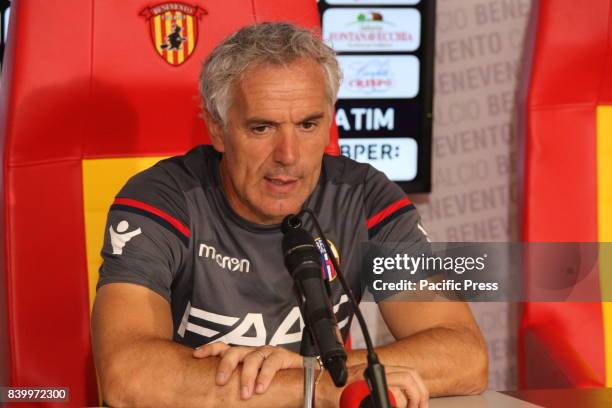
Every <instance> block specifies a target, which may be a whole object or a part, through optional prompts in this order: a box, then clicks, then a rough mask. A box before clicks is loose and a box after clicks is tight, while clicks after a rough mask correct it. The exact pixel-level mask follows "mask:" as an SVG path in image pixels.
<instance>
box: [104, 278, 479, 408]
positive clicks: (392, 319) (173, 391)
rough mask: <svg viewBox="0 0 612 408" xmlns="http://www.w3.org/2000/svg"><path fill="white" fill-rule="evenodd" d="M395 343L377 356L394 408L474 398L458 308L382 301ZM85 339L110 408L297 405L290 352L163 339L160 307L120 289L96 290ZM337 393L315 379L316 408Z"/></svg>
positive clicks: (298, 382)
mask: <svg viewBox="0 0 612 408" xmlns="http://www.w3.org/2000/svg"><path fill="white" fill-rule="evenodd" d="M380 310H381V313H382V315H383V318H384V319H385V321H386V323H387V325H388V326H389V328H390V330H391V333H392V334H393V335H394V336H395V338H396V339H398V340H397V341H395V342H394V343H391V344H389V345H387V346H384V347H381V348H378V349H377V353H378V354H379V357H380V359H381V362H382V363H383V364H385V368H386V372H387V380H388V383H389V386H390V388H391V390H392V391H393V393H394V395H395V397H396V399H397V400H398V406H399V407H404V406H410V407H417V406H422V407H425V406H427V399H428V398H429V396H430V395H431V396H439V395H452V394H455V395H461V394H474V393H479V392H482V391H483V390H484V388H485V386H486V382H487V356H486V349H485V346H484V342H483V340H482V337H481V335H480V332H479V330H478V327H477V325H476V323H475V322H474V319H473V317H472V315H471V312H470V310H469V307H468V306H467V305H466V304H463V303H460V302H415V303H405V302H392V301H390V302H382V303H380ZM92 333H93V347H94V356H95V360H96V367H97V370H98V374H99V376H100V383H101V386H102V392H103V396H104V399H105V402H106V403H108V404H109V405H111V406H125V405H128V406H151V405H153V406H186V407H187V406H199V407H207V406H215V407H217V406H227V407H233V406H239V407H249V406H282V407H290V406H296V407H298V406H302V401H303V370H302V368H301V364H302V359H301V357H300V356H299V355H297V354H295V353H292V352H290V351H287V350H284V349H282V348H278V347H272V346H263V347H228V346H227V345H224V344H221V343H215V344H209V345H205V346H203V347H200V348H199V349H198V350H195V351H194V350H192V349H190V348H188V347H185V346H183V345H180V344H177V343H174V342H173V341H172V317H171V312H170V306H169V304H168V302H167V301H166V300H165V299H163V298H162V297H161V296H159V295H158V294H157V293H155V292H153V291H151V290H149V289H147V288H145V287H142V286H139V285H133V284H128V283H116V284H108V285H105V286H103V287H102V288H101V289H100V290H99V291H98V295H97V297H96V301H95V305H94V311H93V317H92ZM348 365H349V382H351V381H355V380H358V379H361V378H362V372H363V369H364V368H365V352H364V351H352V352H350V353H349V359H348ZM340 393H341V390H339V389H337V388H335V387H334V386H333V384H332V381H331V378H329V376H327V375H324V376H323V380H322V381H321V383H319V384H318V386H317V390H316V397H317V401H316V406H317V407H327V406H330V407H337V406H338V401H339V397H340Z"/></svg>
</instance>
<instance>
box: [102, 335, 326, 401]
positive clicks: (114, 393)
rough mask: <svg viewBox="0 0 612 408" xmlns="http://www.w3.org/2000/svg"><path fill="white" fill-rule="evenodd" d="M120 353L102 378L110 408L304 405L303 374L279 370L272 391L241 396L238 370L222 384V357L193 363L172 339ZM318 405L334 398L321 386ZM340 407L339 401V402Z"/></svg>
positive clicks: (188, 352) (137, 345) (189, 353)
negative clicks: (217, 377) (219, 367)
mask: <svg viewBox="0 0 612 408" xmlns="http://www.w3.org/2000/svg"><path fill="white" fill-rule="evenodd" d="M133 344H134V345H133V346H130V349H129V350H128V349H126V350H123V351H121V352H120V353H118V354H117V355H116V358H115V361H114V362H113V363H112V364H111V365H109V367H108V370H107V372H105V373H104V375H103V377H105V378H102V384H103V393H104V398H105V401H106V402H107V403H108V404H109V405H111V406H159V407H163V406H172V407H176V406H181V407H190V406H198V407H209V406H210V407H219V406H223V407H234V406H236V407H262V406H283V407H292V406H295V407H299V406H302V404H303V371H302V370H300V369H288V370H281V371H280V372H279V373H277V375H276V376H275V378H274V380H273V381H272V384H271V385H270V387H269V388H268V390H267V391H266V392H265V393H263V394H256V393H253V396H252V397H251V398H250V399H248V400H242V399H241V398H240V389H239V387H240V368H239V369H237V370H235V371H234V372H233V373H232V377H231V379H230V381H229V382H228V383H227V384H225V385H223V386H219V385H217V384H216V383H215V373H216V369H217V365H218V363H219V361H220V360H219V358H217V357H207V358H204V359H195V358H193V357H192V352H193V350H191V349H190V348H187V347H185V346H182V345H179V344H177V343H173V342H172V341H169V340H161V339H150V340H142V341H138V342H134V343H133ZM318 388H319V389H318V390H317V397H318V398H317V406H329V405H330V404H333V403H330V397H329V395H327V396H326V395H325V394H324V391H323V390H324V388H322V387H318ZM336 405H337V403H336Z"/></svg>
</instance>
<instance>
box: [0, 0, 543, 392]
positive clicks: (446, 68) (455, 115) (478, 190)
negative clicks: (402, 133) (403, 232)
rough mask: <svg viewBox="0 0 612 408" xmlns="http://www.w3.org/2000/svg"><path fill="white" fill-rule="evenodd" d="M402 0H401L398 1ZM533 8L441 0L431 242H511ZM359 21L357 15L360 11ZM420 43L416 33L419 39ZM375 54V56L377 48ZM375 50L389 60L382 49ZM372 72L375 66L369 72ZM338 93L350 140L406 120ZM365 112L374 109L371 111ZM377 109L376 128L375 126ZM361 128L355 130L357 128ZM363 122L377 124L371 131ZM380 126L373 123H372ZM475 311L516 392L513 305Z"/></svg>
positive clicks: (490, 0)
mask: <svg viewBox="0 0 612 408" xmlns="http://www.w3.org/2000/svg"><path fill="white" fill-rule="evenodd" d="M366 1H367V0H329V3H330V4H322V5H321V7H322V10H325V9H326V8H330V7H331V6H332V4H331V3H335V4H333V6H334V7H336V8H351V7H362V6H363V7H367V8H369V9H371V8H372V7H370V6H372V2H366ZM350 3H353V4H350ZM382 3H385V8H387V7H388V6H389V4H395V5H397V7H396V8H409V7H405V6H408V5H409V4H407V3H411V5H412V6H415V5H416V6H417V7H416V9H417V10H419V11H420V12H421V13H424V11H423V6H424V5H425V3H428V0H421V1H420V2H419V1H418V0H414V1H411V0H379V1H378V2H377V4H380V5H381V7H382ZM400 3H406V4H402V6H401V7H400V6H399V4H400ZM320 4H321V3H320ZM530 6H531V0H437V5H436V9H437V10H436V21H437V25H436V27H435V31H436V33H435V49H436V53H435V81H434V82H435V85H436V86H435V102H434V105H433V107H434V109H433V111H434V113H435V115H434V120H433V133H432V141H433V149H432V173H431V175H432V180H431V185H432V190H433V191H432V192H431V193H430V194H423V195H414V194H412V195H411V196H410V197H411V199H412V200H413V201H415V202H416V204H417V207H418V209H419V211H420V213H421V215H422V217H423V221H424V224H425V226H426V228H427V229H428V232H429V234H430V235H431V236H432V237H433V239H434V240H437V241H509V240H513V239H515V238H516V232H515V230H514V229H513V226H514V225H515V224H516V196H515V194H514V189H515V175H516V168H515V166H514V164H515V162H516V161H515V153H516V151H515V147H514V138H513V131H512V126H513V125H512V120H511V118H512V111H513V106H514V93H515V89H516V85H517V68H518V66H519V63H520V59H521V57H522V47H523V38H524V34H525V27H526V23H527V18H528V16H529V11H530ZM9 7H10V2H9V1H0V13H1V22H0V24H1V32H2V43H1V44H0V47H1V49H0V58H1V55H2V53H1V52H3V50H4V40H5V35H6V28H7V26H8V10H9ZM376 7H377V8H378V7H379V6H376ZM379 14H382V13H379ZM355 18H356V19H359V18H360V17H359V13H357V14H356V15H355ZM382 18H383V20H384V19H385V14H382ZM362 19H365V20H368V19H371V20H375V19H380V17H378V16H374V15H372V14H369V15H365V16H364V17H362ZM358 24H359V23H358ZM377 24H378V23H377ZM328 33H329V31H328ZM431 38H433V36H431ZM423 41H424V40H423V39H421V44H423ZM339 53H340V56H341V57H342V56H356V57H363V56H369V55H370V53H369V52H363V51H359V52H348V51H346V52H345V51H340V52H339ZM416 54H418V53H416ZM371 55H372V56H376V57H378V56H379V54H378V53H371ZM380 55H384V56H387V53H382V54H380ZM409 55H412V54H411V52H404V51H402V52H395V51H394V52H392V53H391V52H390V53H389V56H391V57H394V56H395V57H396V56H400V57H405V56H409ZM421 57H422V54H421ZM349 61H350V60H349ZM388 64H394V62H389V63H388ZM377 72H378V71H377V70H376V69H374V74H376V73H377ZM406 72H407V71H406ZM431 72H432V73H433V70H432V71H431ZM398 80H405V79H398ZM379 83H383V82H379ZM419 86H420V87H421V88H420V89H422V86H421V85H419ZM343 92H348V93H347V94H341V101H340V102H339V104H338V106H339V108H342V107H344V108H343V109H344V114H345V115H346V117H347V121H348V126H349V127H350V129H349V130H350V131H351V132H352V131H353V130H356V132H355V133H354V134H356V135H357V136H355V138H366V135H368V132H370V133H369V135H371V136H372V138H374V137H387V136H389V134H390V133H391V131H393V130H394V129H389V125H388V124H387V122H390V121H389V115H391V114H390V113H388V112H389V108H393V115H394V116H393V119H394V120H393V127H394V128H395V126H398V128H401V127H402V126H403V125H401V124H397V125H396V123H399V122H397V121H402V120H404V119H402V114H403V111H397V110H396V108H397V106H395V105H393V106H392V103H395V102H397V100H393V101H392V100H390V99H389V100H386V99H380V100H378V101H375V103H374V104H373V105H371V106H369V105H367V104H365V103H364V104H363V105H361V103H362V102H364V100H361V99H351V98H343V96H344V95H350V92H349V91H343ZM364 99H365V98H364ZM408 100H409V99H408ZM408 100H405V101H404V102H406V101H408ZM400 102H401V99H400ZM385 104H387V105H385ZM424 106H426V105H424ZM354 108H357V109H363V110H358V111H354V112H351V111H350V109H354ZM368 108H371V109H372V110H369V111H368ZM376 108H379V111H378V113H375V112H376V111H375V109H376ZM361 112H363V113H361ZM367 112H370V113H367ZM341 115H342V114H341ZM368 115H370V116H368ZM375 115H377V116H376V118H377V119H376V121H377V122H376V123H378V125H375V124H374V123H375V122H374V117H375ZM358 118H361V119H360V120H361V122H358V120H359V119H358ZM341 119H343V118H341ZM358 124H360V126H361V128H360V129H355V128H356V127H357V125H358ZM368 126H370V129H373V130H368V129H367V128H368ZM376 126H378V129H374V127H376ZM423 126H424V125H423ZM339 128H340V132H341V136H343V137H346V136H347V134H348V133H344V132H345V131H346V132H349V130H345V129H344V128H345V125H342V124H339ZM369 135H368V137H369ZM391 137H394V136H393V135H392V136H391ZM341 143H342V141H341ZM417 177H418V171H417ZM472 307H473V309H474V312H475V315H476V319H477V320H478V322H479V324H480V327H481V329H482V330H483V332H484V335H485V338H486V340H487V344H488V347H489V356H490V359H491V367H490V378H489V388H491V389H512V388H515V387H516V347H515V343H516V338H515V336H516V335H515V333H516V306H515V305H512V304H504V303H499V304H490V303H488V304H472ZM363 308H364V312H365V313H366V317H367V319H368V322H369V324H370V326H371V329H372V330H373V332H374V336H375V340H376V343H377V344H383V343H385V342H388V341H389V340H390V334H389V332H388V331H387V330H386V328H385V326H384V323H383V322H382V320H381V319H380V316H379V315H378V312H377V309H376V307H375V305H373V304H366V305H363ZM352 335H353V338H354V344H355V345H356V346H363V340H362V338H361V336H360V333H359V331H358V330H352Z"/></svg>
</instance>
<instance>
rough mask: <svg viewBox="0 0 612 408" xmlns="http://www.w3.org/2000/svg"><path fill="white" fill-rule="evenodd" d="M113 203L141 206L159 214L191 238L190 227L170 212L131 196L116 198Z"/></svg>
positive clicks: (142, 208) (140, 207) (145, 209)
mask: <svg viewBox="0 0 612 408" xmlns="http://www.w3.org/2000/svg"><path fill="white" fill-rule="evenodd" d="M113 204H120V205H127V206H129V207H134V208H139V209H141V210H144V211H147V212H150V213H151V214H154V215H157V216H158V217H160V218H163V219H164V220H166V221H168V222H169V223H170V224H171V225H172V226H173V227H174V228H176V229H177V230H179V231H180V232H181V233H182V234H183V235H185V236H186V237H187V238H189V236H190V235H191V233H190V231H189V228H187V227H186V226H185V225H183V223H181V222H180V221H179V220H177V219H176V218H174V217H173V216H171V215H170V214H168V213H165V212H163V211H162V210H160V209H157V208H155V207H153V206H152V205H149V204H147V203H143V202H142V201H138V200H132V199H131V198H115V201H114V202H113Z"/></svg>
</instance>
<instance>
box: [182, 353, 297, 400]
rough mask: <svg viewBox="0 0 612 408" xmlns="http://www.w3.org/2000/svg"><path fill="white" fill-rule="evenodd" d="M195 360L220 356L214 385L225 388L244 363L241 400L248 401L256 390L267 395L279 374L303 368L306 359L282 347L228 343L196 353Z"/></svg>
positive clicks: (241, 378)
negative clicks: (230, 344)
mask: <svg viewBox="0 0 612 408" xmlns="http://www.w3.org/2000/svg"><path fill="white" fill-rule="evenodd" d="M193 356H194V357H195V358H206V357H210V356H217V357H220V358H221V362H220V363H219V366H218V367H217V374H216V377H215V381H216V383H217V385H225V384H227V382H228V381H229V379H230V377H231V376H232V373H233V372H234V370H235V369H236V368H237V367H238V365H239V364H240V363H242V372H241V375H240V396H241V398H242V399H249V398H251V396H252V395H253V390H255V392H256V393H257V394H263V393H264V392H266V390H267V389H268V387H269V386H270V383H271V382H272V379H273V378H274V376H275V375H276V373H277V372H278V371H280V370H286V369H289V368H302V367H303V361H302V360H303V359H302V356H300V355H299V354H296V353H293V352H291V351H289V350H285V349H283V348H281V347H274V346H262V347H245V346H237V347H231V346H229V345H227V344H225V343H221V342H217V343H209V344H206V345H204V346H201V347H199V348H197V349H195V350H194V352H193Z"/></svg>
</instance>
